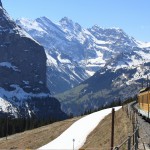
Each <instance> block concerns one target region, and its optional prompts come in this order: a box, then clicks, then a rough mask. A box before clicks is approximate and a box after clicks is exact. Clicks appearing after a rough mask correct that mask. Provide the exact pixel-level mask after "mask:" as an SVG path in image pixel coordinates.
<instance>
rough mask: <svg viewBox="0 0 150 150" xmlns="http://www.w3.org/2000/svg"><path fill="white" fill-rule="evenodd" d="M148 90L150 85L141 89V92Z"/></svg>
mask: <svg viewBox="0 0 150 150" xmlns="http://www.w3.org/2000/svg"><path fill="white" fill-rule="evenodd" d="M148 90H150V87H147V88H143V89H141V90H140V93H143V92H146V91H148Z"/></svg>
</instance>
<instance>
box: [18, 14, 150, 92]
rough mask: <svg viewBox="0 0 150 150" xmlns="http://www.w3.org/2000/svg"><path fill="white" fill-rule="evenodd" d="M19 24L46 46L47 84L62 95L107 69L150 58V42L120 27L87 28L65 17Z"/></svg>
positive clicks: (39, 19)
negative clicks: (142, 40) (139, 38)
mask: <svg viewBox="0 0 150 150" xmlns="http://www.w3.org/2000/svg"><path fill="white" fill-rule="evenodd" d="M16 23H17V24H18V25H19V26H21V27H22V28H23V29H24V30H25V31H26V32H27V33H28V34H30V36H32V38H34V39H35V40H36V41H38V42H39V43H40V44H41V45H43V46H44V48H45V51H46V54H47V58H48V60H47V86H48V87H49V89H50V90H51V93H52V94H59V93H62V92H64V91H66V90H69V89H71V88H73V87H75V86H77V85H79V84H80V83H81V82H83V81H84V80H86V79H88V78H89V77H90V76H92V75H94V73H96V71H99V70H100V69H102V68H103V67H104V68H106V67H107V68H114V69H119V68H125V67H133V66H138V65H141V64H143V63H144V62H145V61H146V62H147V61H149V57H148V55H149V48H148V47H149V46H150V43H144V42H140V41H137V40H136V39H134V38H133V37H130V36H128V35H127V34H126V33H125V32H124V31H123V30H122V29H119V28H101V27H99V26H98V25H94V26H93V27H91V28H88V29H86V28H84V27H82V26H81V25H80V24H78V23H75V22H73V21H72V20H71V19H69V18H67V17H64V18H62V19H61V20H60V21H59V23H53V22H52V21H51V20H49V19H48V18H46V17H41V18H37V19H35V20H30V19H25V18H22V19H19V20H17V21H16Z"/></svg>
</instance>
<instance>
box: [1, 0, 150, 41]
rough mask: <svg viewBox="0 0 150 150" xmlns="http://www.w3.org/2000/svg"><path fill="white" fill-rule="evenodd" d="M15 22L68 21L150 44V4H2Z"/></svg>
mask: <svg viewBox="0 0 150 150" xmlns="http://www.w3.org/2000/svg"><path fill="white" fill-rule="evenodd" d="M2 2H3V5H4V7H5V9H7V11H8V13H9V14H10V15H11V16H12V17H13V18H14V19H17V18H21V17H25V18H30V19H35V18H38V17H41V16H46V17H48V18H49V19H50V20H51V21H53V22H58V21H59V20H60V19H61V18H63V17H65V16H66V17H68V18H70V19H72V20H73V21H75V22H78V23H79V24H80V25H81V26H83V27H86V28H88V27H91V26H93V25H95V24H97V25H99V26H101V27H106V28H107V27H119V28H122V29H123V30H124V31H125V32H126V33H127V34H129V35H130V36H133V37H135V38H136V39H138V40H141V41H147V42H150V0H2Z"/></svg>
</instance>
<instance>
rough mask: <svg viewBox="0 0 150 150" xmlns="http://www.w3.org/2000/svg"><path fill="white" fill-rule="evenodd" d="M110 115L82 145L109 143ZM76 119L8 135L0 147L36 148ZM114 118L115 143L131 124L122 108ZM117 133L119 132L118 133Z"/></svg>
mask: <svg viewBox="0 0 150 150" xmlns="http://www.w3.org/2000/svg"><path fill="white" fill-rule="evenodd" d="M110 117H111V115H109V116H107V117H106V118H104V119H103V120H102V122H100V124H99V125H98V126H97V128H95V130H94V131H93V132H92V133H91V134H90V135H89V137H88V138H87V141H86V143H85V145H84V147H86V148H91V147H93V144H94V145H95V146H96V147H97V146H98V147H103V146H105V147H106V146H107V147H108V144H109V143H110V132H104V131H106V130H107V131H110V125H111V121H110ZM78 119H79V118H74V119H70V120H65V121H61V122H57V123H53V124H50V125H47V126H43V127H40V128H37V129H34V130H30V131H26V132H24V133H20V134H16V135H13V136H10V137H8V140H7V141H6V140H5V138H3V139H0V147H1V148H2V149H25V148H29V149H36V148H38V147H41V146H42V145H45V144H46V143H49V142H50V141H52V140H53V139H55V138H56V137H58V136H59V135H60V134H61V133H62V132H63V131H64V130H66V129H67V128H68V127H69V126H70V125H71V124H72V123H74V122H75V121H77V120H78ZM115 120H116V124H115V143H116V144H118V142H120V141H121V140H123V138H124V137H126V136H127V135H128V134H127V133H128V132H130V131H131V128H130V127H131V126H132V124H131V123H130V121H129V119H128V118H127V116H126V113H125V112H123V111H122V109H121V110H119V111H118V112H116V119H115ZM120 131H122V132H120ZM118 133H120V135H119V134H118ZM97 135H98V136H97ZM91 137H92V138H91ZM104 141H105V142H104ZM102 143H105V145H101V144H102ZM94 148H95V147H94Z"/></svg>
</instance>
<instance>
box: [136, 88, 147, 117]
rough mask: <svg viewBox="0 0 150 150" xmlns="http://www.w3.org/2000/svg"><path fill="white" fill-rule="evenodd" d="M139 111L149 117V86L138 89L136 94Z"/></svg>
mask: <svg viewBox="0 0 150 150" xmlns="http://www.w3.org/2000/svg"><path fill="white" fill-rule="evenodd" d="M138 104H139V113H140V114H141V115H142V116H144V117H145V118H146V119H150V87H148V88H144V89H142V90H140V92H139V94H138Z"/></svg>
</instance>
